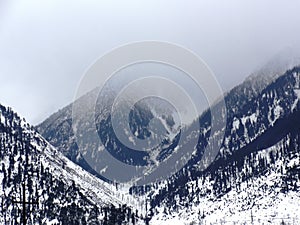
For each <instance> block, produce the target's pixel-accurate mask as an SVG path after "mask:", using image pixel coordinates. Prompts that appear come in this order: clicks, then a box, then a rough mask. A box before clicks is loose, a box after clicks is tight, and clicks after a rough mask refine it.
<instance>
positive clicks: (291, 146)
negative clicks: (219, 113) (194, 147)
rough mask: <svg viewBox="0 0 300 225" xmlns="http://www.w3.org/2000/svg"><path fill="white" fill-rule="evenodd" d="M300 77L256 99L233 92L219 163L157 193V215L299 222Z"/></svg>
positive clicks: (287, 77)
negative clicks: (244, 217)
mask: <svg viewBox="0 0 300 225" xmlns="http://www.w3.org/2000/svg"><path fill="white" fill-rule="evenodd" d="M299 76H300V68H299V67H296V68H294V69H292V70H289V71H287V72H286V73H285V74H283V75H282V76H280V77H279V78H278V79H277V80H275V81H274V82H272V83H271V84H269V85H268V86H267V87H266V88H264V89H263V90H262V91H261V92H260V94H258V95H257V96H255V97H250V98H245V96H246V95H244V98H242V97H243V94H240V95H237V94H236V93H235V89H234V90H232V91H231V92H230V93H229V94H228V95H227V96H226V98H225V100H226V103H227V116H228V119H227V128H226V131H225V138H224V142H223V144H222V148H221V150H220V154H219V155H218V156H217V159H216V160H215V162H213V163H212V164H211V165H210V166H209V167H208V168H207V169H206V170H205V171H199V170H198V166H197V164H198V160H195V159H194V160H191V162H190V164H189V166H188V167H187V168H188V169H183V170H182V171H181V172H180V173H178V174H177V175H176V176H173V177H172V178H170V179H169V180H168V181H166V182H164V183H161V184H159V185H158V187H155V188H152V191H151V192H150V193H149V194H148V196H149V198H150V199H151V200H150V201H151V204H152V208H153V211H154V212H153V214H154V215H157V214H158V209H160V210H161V211H162V212H165V213H161V217H160V219H162V218H163V217H164V216H166V215H168V214H169V216H168V218H172V217H173V216H174V217H178V216H179V215H181V214H182V215H186V216H187V218H191V217H193V216H194V219H195V217H197V218H196V219H195V220H194V221H199V220H200V221H201V220H204V219H205V218H206V220H205V221H212V220H215V221H216V219H222V220H224V221H226V220H229V221H230V220H232V219H233V218H235V219H234V221H235V222H240V223H242V222H241V221H242V219H241V218H240V219H239V216H238V215H248V219H249V218H250V216H249V215H250V212H251V210H253V211H256V216H257V218H259V219H260V220H264V219H266V218H269V217H272V218H273V219H274V220H271V219H272V218H271V219H269V220H271V221H273V223H275V221H278V219H279V218H283V219H290V220H297V221H298V217H299V214H298V211H297V210H296V209H297V207H299V206H298V205H297V204H298V203H297V202H296V201H297V199H299V187H300V182H299V172H300V171H299V166H300V164H299V160H300V156H299V153H300V148H299V135H300V119H299V118H300V110H299V109H300V104H299V97H300V96H299V89H297V88H299ZM245 90H246V89H245ZM244 93H245V92H244ZM204 116H205V115H204ZM200 121H201V118H200ZM204 141H205V140H204ZM198 152H201V148H198ZM196 158H197V156H196ZM157 190H158V191H157ZM293 198H294V199H295V200H296V201H295V202H294V201H293ZM287 202H288V203H287ZM203 203H205V204H203ZM237 203H238V204H237ZM207 206H209V207H207ZM279 206H281V207H279ZM224 207H225V208H224ZM282 207H283V208H282ZM284 207H285V208H286V207H294V209H295V210H293V209H291V211H288V210H287V209H284ZM191 209H193V210H191ZM195 209H197V210H196V211H195ZM292 210H293V211H292ZM188 212H193V213H190V214H189V213H188ZM199 213H200V214H201V216H200V217H198V216H199ZM259 213H261V214H259ZM192 214H193V216H191V215H192ZM220 216H221V217H220ZM257 218H256V219H257ZM251 219H252V220H253V219H254V217H251ZM249 221H250V220H249ZM249 221H248V222H249ZM218 222H219V223H221V222H222V221H221V220H219V221H218ZM257 223H258V224H259V222H257Z"/></svg>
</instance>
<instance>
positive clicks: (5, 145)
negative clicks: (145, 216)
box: [0, 105, 144, 225]
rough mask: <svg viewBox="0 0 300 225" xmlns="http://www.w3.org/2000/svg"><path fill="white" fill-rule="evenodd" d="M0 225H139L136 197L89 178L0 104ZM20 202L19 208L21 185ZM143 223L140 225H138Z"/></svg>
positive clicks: (23, 121)
mask: <svg viewBox="0 0 300 225" xmlns="http://www.w3.org/2000/svg"><path fill="white" fill-rule="evenodd" d="M0 159H1V167H0V171H1V172H0V180H1V187H0V195H1V197H0V204H1V210H0V224H3V225H7V224H20V223H21V222H22V221H23V216H24V215H25V217H26V224H53V225H54V224H68V225H69V224H122V223H125V224H139V223H140V221H141V219H140V218H139V217H138V216H139V215H138V214H139V212H138V209H139V208H138V207H139V204H140V203H138V202H137V200H136V199H134V198H133V197H132V196H129V195H128V194H126V193H123V192H122V191H121V190H118V189H117V187H115V186H114V185H112V184H108V183H106V182H104V181H101V180H100V179H98V178H96V177H94V176H92V175H91V174H90V173H88V172H86V171H85V170H83V169H82V168H81V167H79V166H77V165H75V164H74V163H73V162H71V161H70V160H69V159H67V158H66V157H65V156H63V155H62V153H60V152H59V151H58V150H56V149H55V148H54V147H52V146H51V145H50V144H49V143H48V142H47V141H46V140H45V139H44V138H43V137H42V136H41V135H40V134H38V133H37V132H36V130H35V129H34V128H33V127H31V126H30V125H29V124H28V123H26V121H25V119H23V118H20V117H19V116H18V115H17V114H16V113H14V112H13V111H12V110H11V109H10V108H6V107H4V106H2V105H0ZM24 186H25V197H26V198H25V200H26V202H33V203H37V204H31V205H26V208H27V209H26V210H25V214H24V212H23V211H22V210H23V205H22V204H18V203H16V202H22V201H23V197H24V196H23V195H24V194H23V187H24ZM143 224H144V223H143Z"/></svg>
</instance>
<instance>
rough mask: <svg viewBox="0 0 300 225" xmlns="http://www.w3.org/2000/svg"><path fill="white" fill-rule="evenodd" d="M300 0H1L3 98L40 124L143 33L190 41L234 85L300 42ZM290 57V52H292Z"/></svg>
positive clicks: (0, 88) (185, 43)
mask: <svg viewBox="0 0 300 225" xmlns="http://www.w3.org/2000/svg"><path fill="white" fill-rule="evenodd" d="M299 8H300V1H289V2H286V1H280V0H275V1H271V0H267V1H264V2H261V1H258V0H256V1H248V2H242V1H237V0H230V1H226V2H220V1H216V0H213V1H198V2H193V3H192V2H182V1H164V2H162V1H151V2H141V1H126V3H125V2H122V1H109V2H98V1H77V2H73V1H67V0H64V1H43V2H40V1H35V0H29V1H5V0H4V1H1V2H0V77H1V83H0V103H1V104H4V105H5V106H10V107H13V109H14V110H15V111H16V112H18V113H19V114H20V115H21V116H24V117H25V118H26V119H27V120H28V121H29V122H30V123H32V124H38V123H40V122H42V121H43V120H44V119H46V118H47V117H48V116H49V115H51V114H52V113H54V112H56V111H57V110H59V109H60V108H62V107H64V106H66V105H68V104H70V103H71V102H72V101H73V98H74V96H75V92H76V88H77V87H78V84H79V82H80V79H81V77H82V76H83V75H84V72H85V71H86V69H87V68H88V67H89V66H90V65H91V64H92V63H93V62H94V61H95V60H96V59H97V58H99V57H100V56H102V55H103V54H105V53H106V52H109V51H110V50H111V49H112V48H115V47H117V46H120V45H124V44H126V43H129V42H134V41H143V40H158V41H166V42H171V43H175V44H179V45H182V46H184V47H186V48H188V49H190V50H192V51H193V52H195V53H196V54H198V55H199V56H200V57H201V58H202V59H203V60H204V61H205V62H206V63H207V64H208V66H209V67H210V68H211V69H212V71H213V72H214V74H215V75H216V77H217V79H218V81H219V83H220V85H221V87H222V89H223V90H224V91H228V90H230V89H231V88H232V87H234V86H236V85H237V84H239V83H241V82H242V81H243V80H244V79H245V78H246V77H247V76H248V75H250V74H251V73H253V72H255V71H257V70H259V68H260V67H261V66H263V65H264V64H265V63H267V62H268V61H269V60H270V59H272V58H273V57H274V56H276V55H278V54H279V55H280V52H281V51H284V50H285V49H286V48H290V49H297V50H298V49H300V43H299V40H300V31H299V30H298V29H297V28H298V27H299V21H300V15H299V13H298V12H297V11H298V9H299ZM287 55H288V57H290V56H289V54H287Z"/></svg>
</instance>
